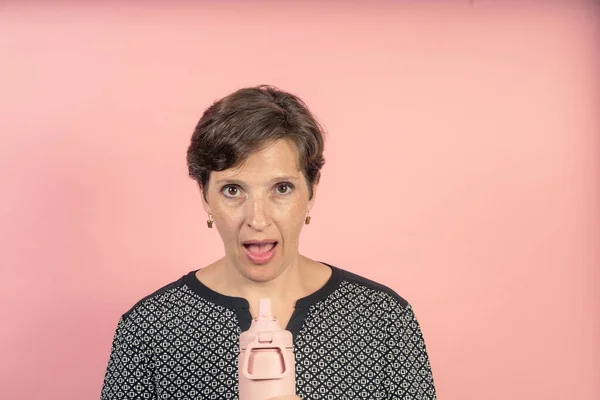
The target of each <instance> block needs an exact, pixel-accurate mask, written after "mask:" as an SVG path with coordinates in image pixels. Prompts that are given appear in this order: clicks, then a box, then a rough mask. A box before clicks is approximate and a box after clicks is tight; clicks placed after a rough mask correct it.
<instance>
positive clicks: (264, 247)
mask: <svg viewBox="0 0 600 400" xmlns="http://www.w3.org/2000/svg"><path fill="white" fill-rule="evenodd" d="M242 245H243V247H244V250H245V252H246V256H247V257H248V259H249V260H250V261H252V262H253V263H254V264H258V265H260V264H266V263H268V262H269V261H271V259H272V258H273V257H274V256H275V252H276V250H277V241H276V240H248V241H245V242H243V243H242Z"/></svg>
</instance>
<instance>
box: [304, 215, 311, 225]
mask: <svg viewBox="0 0 600 400" xmlns="http://www.w3.org/2000/svg"><path fill="white" fill-rule="evenodd" d="M304 224H305V225H308V224H310V215H309V214H306V218H304Z"/></svg>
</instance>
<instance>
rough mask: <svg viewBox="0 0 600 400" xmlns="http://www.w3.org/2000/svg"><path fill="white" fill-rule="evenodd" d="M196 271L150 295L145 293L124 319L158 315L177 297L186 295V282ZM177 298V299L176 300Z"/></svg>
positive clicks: (126, 313)
mask: <svg viewBox="0 0 600 400" xmlns="http://www.w3.org/2000/svg"><path fill="white" fill-rule="evenodd" d="M193 273H194V271H192V272H190V273H188V274H185V275H184V276H182V277H180V278H179V279H177V280H175V281H172V282H170V283H168V284H166V285H164V286H162V287H160V288H158V289H156V290H154V291H153V292H151V293H150V294H148V295H145V296H144V297H142V298H141V299H139V300H138V301H136V302H135V303H134V305H133V306H131V307H130V308H129V310H127V311H126V312H125V313H124V314H123V315H122V316H121V318H122V320H123V321H127V320H131V319H139V318H144V319H146V318H147V317H148V316H149V315H152V314H154V315H157V314H159V313H161V312H162V311H164V310H165V308H166V306H167V305H169V304H174V303H175V302H176V299H177V298H180V297H182V296H184V295H185V293H184V292H185V289H184V288H185V282H186V280H187V279H188V278H189V275H190V274H193ZM174 300H175V301H174Z"/></svg>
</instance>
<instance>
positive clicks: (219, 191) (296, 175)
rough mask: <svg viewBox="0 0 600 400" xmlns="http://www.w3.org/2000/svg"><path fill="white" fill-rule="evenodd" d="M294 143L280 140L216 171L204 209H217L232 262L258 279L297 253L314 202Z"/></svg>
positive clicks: (274, 272)
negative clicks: (228, 167) (232, 164)
mask: <svg viewBox="0 0 600 400" xmlns="http://www.w3.org/2000/svg"><path fill="white" fill-rule="evenodd" d="M315 194H316V187H315V188H313V197H312V199H311V200H309V190H308V185H307V183H306V179H305V178H304V174H303V173H302V171H301V170H299V169H298V154H297V151H296V148H295V146H294V144H292V143H290V142H288V141H286V140H278V141H276V142H274V143H273V144H271V145H269V146H267V147H265V148H264V149H262V150H259V151H257V152H255V153H253V154H252V155H251V156H250V157H249V158H248V159H247V160H246V161H245V162H244V163H243V164H242V165H240V166H239V167H236V168H231V169H228V170H225V171H215V172H211V175H210V180H209V183H208V188H207V195H206V197H207V201H205V200H204V198H203V205H204V209H205V211H206V212H207V213H209V214H212V215H213V217H214V220H215V226H216V227H217V230H218V231H219V234H220V235H221V239H222V240H223V244H224V246H225V253H226V257H227V260H228V263H229V265H230V266H232V267H234V268H235V269H236V270H237V271H238V272H239V273H240V274H241V275H242V276H244V277H245V278H247V279H249V280H252V281H255V282H266V281H270V280H272V279H274V278H276V277H277V276H279V274H280V273H281V272H283V271H284V270H285V269H286V268H287V267H288V266H289V265H290V264H291V263H293V262H295V261H296V260H297V259H298V242H299V237H300V231H301V230H302V227H303V224H304V219H305V217H306V214H307V212H309V211H310V209H311V208H312V206H313V202H314V199H315Z"/></svg>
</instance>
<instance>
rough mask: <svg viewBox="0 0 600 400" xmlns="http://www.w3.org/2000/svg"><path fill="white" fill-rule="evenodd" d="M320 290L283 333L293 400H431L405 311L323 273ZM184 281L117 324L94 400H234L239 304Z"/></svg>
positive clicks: (423, 355)
mask: <svg viewBox="0 0 600 400" xmlns="http://www.w3.org/2000/svg"><path fill="white" fill-rule="evenodd" d="M328 266H329V267H330V268H331V269H332V275H331V278H330V279H329V281H328V282H327V283H326V284H325V286H323V287H322V288H321V289H319V290H318V291H317V292H315V293H313V294H311V295H309V296H307V297H304V298H302V299H300V300H298V301H297V303H296V307H295V311H294V313H293V315H292V318H291V319H290V321H289V324H288V326H287V328H286V329H288V330H289V331H291V332H292V334H293V337H294V341H293V346H294V354H295V358H296V391H297V394H298V396H300V397H301V398H302V399H314V400H317V399H330V400H342V399H348V400H355V399H403V400H408V399H415V400H433V399H436V392H435V387H434V382H433V376H432V372H431V367H430V363H429V357H428V355H427V351H426V348H425V342H424V340H423V335H422V333H421V329H420V327H419V324H418V322H417V320H416V318H415V314H414V313H413V310H412V308H411V306H410V304H409V303H408V302H407V301H406V300H404V299H403V298H402V297H400V296H399V295H398V294H396V293H395V292H394V291H393V290H391V289H390V288H388V287H385V286H383V285H380V284H378V283H376V282H373V281H370V280H368V279H366V278H363V277H361V276H358V275H356V274H353V273H351V272H348V271H345V270H342V269H340V268H337V267H334V266H332V265H328ZM195 273H196V271H191V272H190V273H188V274H187V275H185V276H183V277H181V278H180V279H179V280H177V281H175V282H173V283H171V284H169V285H167V286H165V287H163V288H161V289H159V290H158V291H156V292H155V293H153V294H151V295H149V296H147V297H145V298H144V299H142V300H140V301H139V302H138V303H137V304H136V305H135V306H133V308H132V309H131V310H129V311H128V312H127V313H125V314H124V315H123V316H122V317H121V318H120V320H119V322H118V325H117V329H116V333H115V336H114V340H113V344H112V349H111V353H110V358H109V361H108V367H107V370H106V375H105V377H104V384H103V387H102V393H101V399H102V400H109V399H153V400H154V399H186V400H188V399H190V400H191V399H194V400H199V399H237V398H238V361H237V357H238V354H239V343H238V341H239V335H240V333H241V332H242V331H245V330H247V329H248V328H249V327H250V323H251V321H252V317H251V314H250V309H249V305H248V302H247V301H246V300H245V299H243V298H238V297H230V296H225V295H222V294H220V293H217V292H215V291H213V290H211V289H209V288H208V287H207V286H205V285H203V284H202V283H201V282H200V281H199V280H198V279H197V278H196V276H195Z"/></svg>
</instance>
